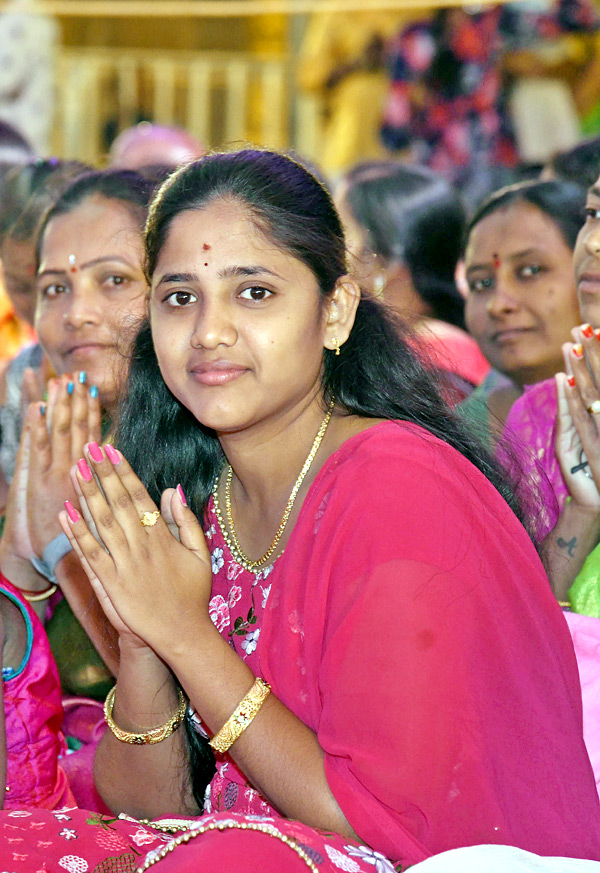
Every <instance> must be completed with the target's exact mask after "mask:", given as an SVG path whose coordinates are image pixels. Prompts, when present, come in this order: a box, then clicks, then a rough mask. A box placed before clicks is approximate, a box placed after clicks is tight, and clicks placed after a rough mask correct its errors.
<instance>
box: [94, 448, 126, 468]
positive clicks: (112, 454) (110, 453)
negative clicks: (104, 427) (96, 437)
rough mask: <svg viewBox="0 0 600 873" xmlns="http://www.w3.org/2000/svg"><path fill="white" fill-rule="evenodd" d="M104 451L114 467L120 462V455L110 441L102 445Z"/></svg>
mask: <svg viewBox="0 0 600 873" xmlns="http://www.w3.org/2000/svg"><path fill="white" fill-rule="evenodd" d="M104 451H105V452H106V457H107V458H108V460H109V461H110V462H111V464H113V465H114V466H115V467H116V466H117V464H120V463H121V456H120V455H119V453H118V451H117V450H116V449H115V448H114V446H111V444H110V443H106V445H105V446H104ZM94 460H95V459H94Z"/></svg>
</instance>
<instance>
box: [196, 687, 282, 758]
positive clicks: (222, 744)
mask: <svg viewBox="0 0 600 873" xmlns="http://www.w3.org/2000/svg"><path fill="white" fill-rule="evenodd" d="M270 693H271V686H270V685H267V683H266V682H265V681H264V680H263V679H260V678H259V677H258V676H257V677H256V679H255V680H254V685H253V686H252V688H251V689H250V691H249V692H248V694H246V696H245V697H244V699H243V700H242V701H241V703H239V704H238V706H237V707H236V709H235V711H234V713H233V715H232V716H231V717H230V718H228V719H227V721H226V722H225V724H224V725H223V727H222V728H221V730H220V731H219V732H218V733H216V734H215V735H214V737H213V738H212V740H209V742H208V745H209V746H210V747H211V748H212V749H214V750H215V751H216V752H226V751H227V750H228V749H230V748H231V746H233V744H234V743H235V741H236V740H237V738H238V737H239V736H241V735H242V734H243V733H244V731H245V730H246V728H247V727H248V725H249V724H250V722H252V721H253V720H254V718H255V717H256V716H257V715H258V713H259V711H260V708H261V706H262V705H263V703H264V702H265V700H266V699H267V697H268V696H269V694H270Z"/></svg>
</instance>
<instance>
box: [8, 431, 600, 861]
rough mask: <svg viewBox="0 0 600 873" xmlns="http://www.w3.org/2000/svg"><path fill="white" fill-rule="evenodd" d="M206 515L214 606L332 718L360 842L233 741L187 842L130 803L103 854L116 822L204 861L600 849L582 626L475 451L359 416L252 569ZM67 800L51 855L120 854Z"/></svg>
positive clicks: (334, 761)
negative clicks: (564, 609)
mask: <svg viewBox="0 0 600 873" xmlns="http://www.w3.org/2000/svg"><path fill="white" fill-rule="evenodd" d="M207 526H208V531H207V536H208V538H209V547H210V550H211V558H212V564H213V572H214V574H215V587H214V590H213V597H212V599H211V604H210V611H211V616H212V617H213V621H215V624H216V625H217V627H218V628H219V630H220V632H221V633H222V634H223V635H224V636H226V637H227V638H228V639H229V640H230V642H231V644H232V645H233V646H234V648H235V649H236V650H237V651H238V653H239V654H240V656H241V657H244V658H245V660H246V661H247V663H248V664H249V665H250V666H251V667H252V668H253V669H254V670H255V672H256V673H258V674H260V675H262V676H263V677H264V678H265V679H266V680H267V681H268V682H270V683H271V685H272V688H273V693H274V694H276V695H277V696H278V697H279V698H280V700H282V702H283V703H285V705H286V706H288V707H289V708H290V709H291V710H292V711H293V712H294V713H295V714H296V715H297V716H298V717H299V718H300V719H301V720H302V721H303V722H305V724H307V725H308V726H309V727H311V729H312V730H314V731H315V732H316V734H317V736H318V739H319V743H320V745H321V747H322V749H323V751H324V755H325V772H326V776H327V780H328V782H329V785H330V787H331V790H332V791H333V794H334V795H335V797H336V799H337V801H338V803H339V805H340V807H341V809H342V811H343V812H344V814H345V816H346V818H347V819H348V821H349V822H350V825H351V826H352V828H353V829H354V830H355V832H356V833H358V834H359V836H360V843H356V842H354V841H352V840H349V839H347V838H344V837H341V836H339V835H335V834H325V833H323V832H320V831H316V830H314V829H311V828H308V827H306V826H305V825H302V824H300V823H298V822H292V821H288V820H287V819H285V818H282V817H281V816H280V815H279V814H278V812H277V811H276V810H274V809H273V808H271V807H270V805H269V804H268V801H267V799H265V798H262V797H260V795H259V794H258V792H256V790H255V789H254V788H252V786H249V785H248V783H247V781H246V779H245V778H244V776H243V774H242V773H240V772H239V770H238V769H237V768H236V766H235V764H234V763H233V761H231V759H229V758H228V757H227V756H218V760H217V775H216V777H215V779H214V780H213V784H212V786H211V791H210V806H211V809H210V814H209V816H208V817H207V816H204V817H202V818H199V819H198V820H197V821H196V822H195V823H194V830H193V831H192V832H190V834H189V836H186V835H185V834H184V835H182V836H181V837H180V838H178V840H179V843H180V845H178V846H177V847H175V848H174V851H171V852H168V851H166V850H162V849H161V848H160V846H161V845H162V844H161V843H160V839H163V837H160V838H159V837H157V836H156V834H154V836H153V837H151V836H150V833H151V832H150V829H149V828H147V827H146V826H143V825H139V826H137V827H138V830H134V824H132V823H131V822H124V821H115V822H111V823H110V824H109V825H106V828H107V829H108V831H109V835H112V837H113V843H114V845H115V849H114V851H113V852H112V854H111V853H109V852H108V851H106V853H105V856H104V858H105V859H106V860H108V856H109V854H111V858H114V857H116V856H117V854H118V853H117V851H116V842H117V840H116V836H118V837H121V838H122V840H124V841H125V842H127V841H129V849H126V848H123V847H121V849H120V850H119V851H120V854H121V856H122V857H123V859H124V860H123V862H122V863H123V865H125V864H126V863H127V864H129V865H130V866H129V867H127V866H121V867H119V869H122V870H130V869H133V866H132V865H133V864H134V863H139V864H140V869H141V868H142V866H143V865H142V861H143V855H142V857H140V858H139V860H138V855H136V852H141V849H142V844H144V846H145V847H146V848H147V850H148V851H150V852H151V853H152V854H151V857H150V858H149V860H148V862H147V863H148V865H152V866H155V865H156V866H157V869H158V871H160V870H163V869H164V870H165V871H169V870H173V871H175V870H177V871H188V870H189V871H192V870H193V871H196V870H202V871H203V873H204V871H206V873H212V871H215V873H216V871H219V873H221V871H223V870H229V869H231V870H233V869H235V870H239V869H241V868H243V867H244V866H246V867H247V868H248V869H254V868H255V869H261V870H264V871H267V873H281V870H283V869H285V870H288V869H289V870H291V871H293V870H296V869H305V868H306V867H309V869H317V870H319V871H321V873H337V871H339V870H346V871H354V873H373V871H374V870H375V871H376V873H391V871H393V870H394V865H401V866H402V867H404V866H406V865H410V864H415V863H417V862H418V861H421V860H424V859H425V858H427V857H429V856H430V855H432V854H435V853H438V852H441V851H444V850H445V849H450V848H453V847H457V846H465V845H474V844H478V843H499V844H508V845H514V846H518V847H521V848H524V849H527V850H529V851H533V852H537V853H539V854H544V855H562V856H567V857H586V858H591V859H600V808H599V805H598V797H597V794H596V789H595V784H594V779H593V775H592V770H591V767H590V763H589V760H588V757H587V754H586V751H585V747H584V744H583V738H582V718H581V702H580V690H579V682H578V677H577V666H576V662H575V656H574V653H573V648H572V645H571V641H570V637H569V632H568V629H567V627H566V624H565V621H564V618H563V615H562V613H561V610H560V608H559V607H558V605H557V604H556V601H555V600H554V598H553V596H552V594H551V592H550V589H549V586H548V581H547V579H546V576H545V574H544V571H543V569H542V566H541V564H540V561H539V558H538V556H537V554H536V551H535V549H534V547H533V545H532V543H531V541H530V540H529V538H528V537H527V535H526V533H525V531H524V530H523V528H522V526H521V525H520V523H519V522H518V520H517V519H516V517H515V516H514V514H513V513H512V512H511V510H510V509H509V507H508V506H507V505H506V503H505V502H504V501H503V499H502V498H501V497H500V496H499V494H498V493H497V492H496V490H495V489H494V488H493V487H492V486H491V484H490V483H489V482H488V481H487V480H486V479H485V478H484V477H483V476H482V475H481V474H480V473H479V472H478V471H477V470H475V469H474V468H473V466H472V465H471V464H470V463H469V462H468V461H467V460H466V459H464V458H463V457H462V456H461V455H459V454H458V453H457V452H456V451H454V450H453V449H451V448H450V447H449V446H447V445H446V444H445V443H441V442H440V441H439V440H437V439H436V438H434V437H432V436H431V435H430V434H428V433H427V432H425V431H423V430H422V429H420V428H418V427H415V426H411V425H405V424H398V423H393V422H388V423H385V424H379V425H376V426H374V427H372V428H370V429H369V430H367V431H364V432H363V433H361V434H359V435H357V436H355V437H353V438H352V439H350V440H348V441H347V442H346V443H345V444H344V445H343V446H342V447H341V448H340V449H339V451H337V452H336V453H335V454H334V455H332V456H331V457H330V458H329V460H328V461H327V462H326V463H325V464H324V466H323V468H322V469H321V471H320V472H319V474H318V475H317V477H316V479H315V481H314V482H313V484H312V486H311V488H310V491H309V493H308V495H307V497H306V499H305V502H304V505H303V507H302V510H301V513H300V516H299V518H298V521H297V523H296V526H295V528H294V531H293V534H292V536H291V538H290V540H289V543H288V545H287V547H286V551H285V553H284V555H283V556H282V557H281V558H279V559H278V560H277V561H276V562H275V564H274V566H273V569H272V570H271V572H266V571H263V573H262V574H258V578H257V576H255V575H254V574H250V573H247V572H246V571H244V570H243V569H242V568H240V567H239V565H237V564H236V563H235V561H234V560H233V558H232V556H231V555H230V554H229V553H228V551H227V548H226V546H225V544H224V542H223V539H222V536H221V533H220V531H219V530H218V526H217V524H216V522H215V519H214V515H209V518H208V524H207ZM251 609H252V611H251ZM253 619H255V620H253ZM165 813H168V810H165ZM68 814H69V815H70V816H71V822H72V824H68V825H66V824H65V825H64V827H67V829H68V830H72V831H74V832H75V837H72V838H71V839H72V842H70V843H69V845H68V846H67V845H66V843H62V844H61V840H60V839H59V835H57V831H58V829H59V827H60V825H59V824H58V823H55V822H52V821H51V820H50V819H49V818H48V816H47V815H46V816H44V814H42V813H34V816H35V817H34V821H35V822H45V825H46V826H47V831H46V834H47V835H48V836H47V837H46V839H49V838H50V836H51V835H52V834H54V839H50V845H49V846H48V847H47V850H48V851H52V853H54V854H53V855H52V857H53V858H56V861H53V864H54V866H52V865H49V866H47V867H45V868H44V867H42V868H41V869H45V870H48V871H56V873H62V870H64V869H69V867H68V866H65V865H66V864H67V862H66V861H64V856H58V855H57V854H56V853H57V852H58V851H59V850H60V851H63V852H66V851H67V849H68V851H69V853H70V854H72V855H73V857H74V858H79V859H81V860H79V861H69V862H68V863H69V864H71V866H72V869H73V870H74V871H77V873H78V871H79V870H82V871H84V870H88V869H89V870H92V869H97V870H100V869H103V870H104V869H116V867H115V868H109V867H100V866H97V867H95V868H94V865H95V864H97V865H99V864H100V861H99V858H100V853H99V850H98V842H97V836H98V828H99V827H100V828H101V827H102V825H99V824H98V821H97V819H94V820H93V823H91V824H90V823H89V822H87V821H86V818H85V815H84V814H83V813H81V812H78V811H75V812H73V813H68ZM88 818H89V814H88ZM7 821H10V820H9V819H7V818H6V814H1V815H0V828H1V827H2V826H3V825H5V823H6V822H7ZM10 824H11V826H14V825H13V824H12V821H11V822H10ZM211 825H212V827H211ZM220 827H222V828H223V830H220V829H219V828H220ZM255 828H258V829H255ZM275 831H276V832H277V833H275ZM249 832H250V833H249ZM135 834H138V837H137V838H136V839H138V840H139V841H140V844H139V845H138V846H137V847H135V851H134V843H133V842H132V840H133V836H132V835H135ZM115 835H116V836H115ZM284 838H285V839H284ZM61 839H62V840H66V837H64V836H63V837H62V838H61ZM151 839H152V840H153V841H152V842H151ZM186 841H187V842H186ZM106 842H107V843H108V838H106ZM146 843H147V846H146ZM299 850H300V851H299ZM1 852H2V850H1V849H0V859H1V860H3V861H4V858H2V854H1ZM23 852H25V849H23ZM162 854H164V855H165V857H164V858H162V857H159V856H161V855H162ZM125 856H128V860H127V861H126V860H125ZM132 858H133V860H132ZM286 858H287V862H286ZM6 863H7V864H8V861H6ZM27 863H29V862H27ZM84 864H87V865H88V866H87V867H85V866H84ZM253 864H254V865H255V867H254V868H253ZM286 864H287V866H286ZM23 865H24V866H21V867H19V868H18V869H19V871H20V873H21V871H22V873H30V871H31V873H35V871H36V870H37V869H40V868H39V867H37V868H36V866H35V864H34V862H33V861H32V862H31V865H30V866H27V864H26V863H25V862H23ZM77 865H79V866H77ZM227 865H229V866H227ZM234 865H237V866H234ZM311 865H312V866H311ZM7 869H10V867H8V868H7Z"/></svg>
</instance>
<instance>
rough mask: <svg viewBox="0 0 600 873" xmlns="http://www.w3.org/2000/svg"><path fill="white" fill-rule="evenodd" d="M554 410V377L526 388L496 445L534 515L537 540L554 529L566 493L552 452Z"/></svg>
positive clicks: (526, 509) (555, 401)
mask: <svg viewBox="0 0 600 873" xmlns="http://www.w3.org/2000/svg"><path fill="white" fill-rule="evenodd" d="M556 413H557V398H556V383H555V381H554V379H547V380H546V381H545V382H538V383H537V384H536V385H532V386H530V387H527V388H525V393H524V394H523V395H522V396H521V397H519V399H518V400H517V401H516V403H515V404H514V405H513V407H512V409H511V410H510V412H509V414H508V418H507V419H506V424H505V428H504V434H503V436H502V441H501V443H500V445H499V446H498V457H499V459H500V460H501V461H502V462H503V463H504V465H505V466H506V467H507V469H508V471H509V473H510V474H512V478H513V480H514V481H515V482H516V483H517V489H516V490H517V496H518V497H519V499H520V500H521V503H522V504H523V506H524V509H525V511H526V512H527V511H529V513H530V514H531V515H533V517H534V518H535V522H536V524H535V528H536V538H537V539H538V540H539V541H540V542H541V541H542V540H543V539H545V537H546V536H547V535H548V534H549V533H550V531H551V530H552V529H553V528H554V526H555V524H556V522H557V520H558V514H559V512H560V510H561V509H562V507H563V506H564V505H565V500H566V499H567V496H568V493H569V492H568V491H567V486H566V485H565V480H564V479H563V475H562V472H561V469H560V465H559V463H558V459H557V457H556V454H555V451H554V443H555V440H556Z"/></svg>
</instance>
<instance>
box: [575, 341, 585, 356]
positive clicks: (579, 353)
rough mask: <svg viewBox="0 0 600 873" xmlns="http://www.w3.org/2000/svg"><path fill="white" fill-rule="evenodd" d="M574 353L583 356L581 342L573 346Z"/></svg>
mask: <svg viewBox="0 0 600 873" xmlns="http://www.w3.org/2000/svg"><path fill="white" fill-rule="evenodd" d="M573 354H574V355H575V357H576V358H583V346H582V345H581V343H577V344H576V345H574V346H573Z"/></svg>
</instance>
